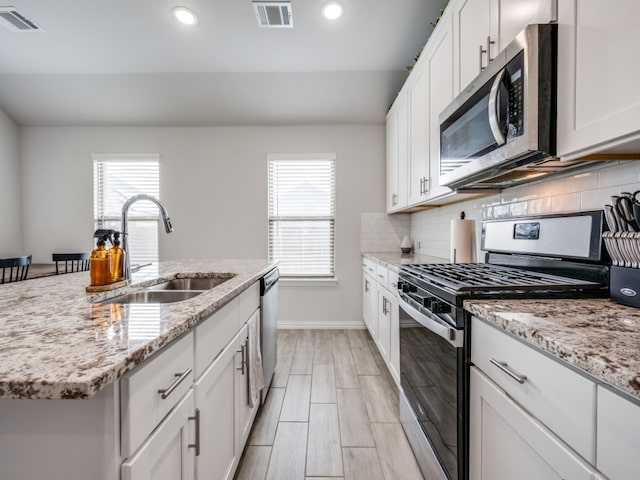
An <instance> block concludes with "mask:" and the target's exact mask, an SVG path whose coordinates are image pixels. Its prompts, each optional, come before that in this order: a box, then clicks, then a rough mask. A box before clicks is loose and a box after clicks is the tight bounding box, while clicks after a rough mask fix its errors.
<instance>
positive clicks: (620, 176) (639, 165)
mask: <svg viewBox="0 0 640 480" xmlns="http://www.w3.org/2000/svg"><path fill="white" fill-rule="evenodd" d="M638 182H640V162H638V161H637V160H630V161H627V162H621V163H620V164H618V165H615V166H612V167H608V168H603V169H600V170H598V188H600V189H602V188H607V187H613V186H620V185H625V184H629V183H638Z"/></svg>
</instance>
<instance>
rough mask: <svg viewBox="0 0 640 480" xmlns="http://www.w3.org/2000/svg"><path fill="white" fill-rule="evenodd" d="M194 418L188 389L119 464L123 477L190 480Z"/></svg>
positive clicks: (192, 473)
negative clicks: (135, 449) (166, 414)
mask: <svg viewBox="0 0 640 480" xmlns="http://www.w3.org/2000/svg"><path fill="white" fill-rule="evenodd" d="M195 419H196V416H195V415H194V409H193V392H189V393H188V394H187V395H186V396H185V397H184V398H183V399H182V400H181V401H180V402H179V403H178V405H177V406H176V407H175V408H174V409H173V410H172V411H171V413H169V415H168V416H167V417H166V418H165V419H164V420H163V421H162V423H161V424H160V426H159V427H158V428H157V429H156V430H154V432H153V433H152V434H151V435H150V436H149V438H147V440H146V441H145V442H144V444H143V445H142V446H141V447H140V448H139V449H138V451H137V452H136V453H135V455H133V457H131V458H129V459H128V460H127V461H126V462H124V463H123V464H122V469H121V472H122V480H193V479H194V478H195V474H194V468H193V459H194V455H195V452H196V444H197V442H198V439H197V438H195V436H194V435H195V433H194V432H195V428H192V425H193V424H194V422H195Z"/></svg>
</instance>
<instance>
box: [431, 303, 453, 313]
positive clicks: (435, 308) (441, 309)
mask: <svg viewBox="0 0 640 480" xmlns="http://www.w3.org/2000/svg"><path fill="white" fill-rule="evenodd" d="M431 311H432V312H433V313H449V312H450V311H451V307H450V306H449V305H448V304H446V303H443V302H440V301H433V302H431Z"/></svg>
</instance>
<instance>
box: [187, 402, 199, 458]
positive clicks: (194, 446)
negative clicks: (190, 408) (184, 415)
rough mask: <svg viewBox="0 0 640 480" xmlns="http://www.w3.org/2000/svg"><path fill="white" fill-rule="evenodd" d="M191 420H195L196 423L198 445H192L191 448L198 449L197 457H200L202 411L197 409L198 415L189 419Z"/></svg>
mask: <svg viewBox="0 0 640 480" xmlns="http://www.w3.org/2000/svg"><path fill="white" fill-rule="evenodd" d="M189 420H195V422H196V443H190V444H189V445H188V447H189V448H195V449H196V457H199V456H200V409H199V408H196V414H195V416H193V417H189Z"/></svg>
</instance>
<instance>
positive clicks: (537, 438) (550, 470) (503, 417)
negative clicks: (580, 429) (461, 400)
mask: <svg viewBox="0 0 640 480" xmlns="http://www.w3.org/2000/svg"><path fill="white" fill-rule="evenodd" d="M470 391H471V397H470V442H469V443H470V453H469V457H470V458H469V472H470V473H469V478H470V480H513V479H514V478H517V479H518V480H538V479H545V480H551V479H558V480H561V479H572V480H593V479H595V478H598V477H597V476H596V475H597V473H596V471H595V470H594V469H592V468H591V467H590V466H589V465H588V464H587V463H586V462H584V460H582V459H580V458H579V457H578V456H577V455H576V454H575V453H573V452H572V451H571V450H570V449H569V448H568V447H567V446H565V445H564V444H563V443H562V442H560V441H559V440H558V439H557V438H556V437H555V436H554V435H553V434H552V433H551V432H550V431H548V430H547V429H546V428H545V427H544V426H543V425H542V424H541V423H539V422H538V421H537V420H536V419H534V418H533V417H531V416H530V415H529V414H528V413H527V412H526V411H525V410H523V409H522V408H521V407H520V406H519V405H518V404H516V403H515V402H514V401H513V400H512V399H511V398H509V397H508V396H507V395H506V394H505V393H504V392H503V391H502V390H501V389H500V388H498V387H497V386H496V385H495V384H494V383H493V382H492V381H491V380H490V379H489V378H487V377H486V376H485V375H484V374H483V373H482V372H481V371H480V370H479V369H478V368H477V367H471V387H470Z"/></svg>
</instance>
